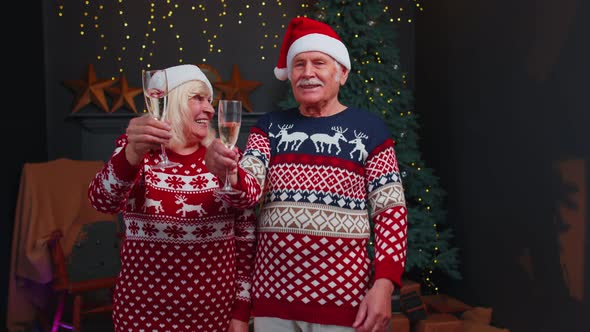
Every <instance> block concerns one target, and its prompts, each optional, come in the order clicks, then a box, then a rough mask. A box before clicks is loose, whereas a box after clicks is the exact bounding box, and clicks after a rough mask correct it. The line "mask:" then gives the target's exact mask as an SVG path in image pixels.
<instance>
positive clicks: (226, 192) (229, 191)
mask: <svg viewBox="0 0 590 332" xmlns="http://www.w3.org/2000/svg"><path fill="white" fill-rule="evenodd" d="M215 193H217V194H223V195H235V194H239V193H240V192H239V191H237V190H235V189H224V188H219V189H217V190H215Z"/></svg>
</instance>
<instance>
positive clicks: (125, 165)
mask: <svg viewBox="0 0 590 332" xmlns="http://www.w3.org/2000/svg"><path fill="white" fill-rule="evenodd" d="M110 162H111V163H112V164H113V171H114V172H115V175H116V176H117V177H118V178H119V179H121V180H123V181H126V182H129V181H133V180H135V177H136V176H137V173H138V172H139V169H140V165H141V163H140V164H139V165H137V166H134V165H131V164H130V163H129V161H128V160H127V157H125V147H123V148H122V149H121V151H119V153H117V154H115V155H114V156H113V157H112V158H111V160H110Z"/></svg>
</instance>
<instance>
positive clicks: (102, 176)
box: [88, 134, 140, 214]
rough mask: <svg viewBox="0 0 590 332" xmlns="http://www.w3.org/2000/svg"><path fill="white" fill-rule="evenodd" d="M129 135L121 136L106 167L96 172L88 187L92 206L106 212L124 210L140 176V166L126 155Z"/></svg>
mask: <svg viewBox="0 0 590 332" xmlns="http://www.w3.org/2000/svg"><path fill="white" fill-rule="evenodd" d="M126 145H127V135H125V134H123V135H121V136H119V138H118V139H117V142H116V148H115V151H114V152H113V154H112V155H111V158H110V159H109V160H108V161H107V162H106V163H105V165H104V167H103V168H102V169H101V170H100V171H99V172H98V173H96V175H95V176H94V178H93V179H92V181H91V182H90V185H89V187H88V198H89V200H90V204H92V206H93V207H94V208H95V209H96V210H98V211H100V212H104V213H113V214H114V213H118V212H121V211H123V210H124V208H125V203H126V201H127V197H128V196H129V192H130V191H131V189H132V188H133V184H134V183H135V181H136V179H137V178H138V174H139V170H140V166H133V165H131V164H129V162H128V161H127V158H126V157H125V146H126Z"/></svg>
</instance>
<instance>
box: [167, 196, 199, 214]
mask: <svg viewBox="0 0 590 332" xmlns="http://www.w3.org/2000/svg"><path fill="white" fill-rule="evenodd" d="M174 197H176V201H175V202H174V203H176V204H178V205H182V207H181V208H180V209H178V210H176V213H179V212H182V216H183V217H186V213H187V212H192V211H196V212H197V215H198V216H199V217H202V216H203V215H205V214H207V213H206V212H205V210H203V204H197V205H192V204H187V203H185V202H186V196H184V195H175V196H174Z"/></svg>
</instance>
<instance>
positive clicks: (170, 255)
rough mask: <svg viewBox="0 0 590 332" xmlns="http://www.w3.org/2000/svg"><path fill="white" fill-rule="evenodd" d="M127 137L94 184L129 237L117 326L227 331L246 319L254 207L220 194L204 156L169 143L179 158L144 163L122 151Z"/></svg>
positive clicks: (98, 201)
mask: <svg viewBox="0 0 590 332" xmlns="http://www.w3.org/2000/svg"><path fill="white" fill-rule="evenodd" d="M126 145H127V137H126V136H125V135H122V136H121V137H119V139H118V140H117V147H116V150H115V152H114V154H113V155H112V157H111V158H110V160H109V161H108V162H107V163H106V164H105V166H104V168H103V169H102V170H101V171H100V172H99V173H97V174H96V176H95V178H94V180H93V181H92V183H91V184H90V187H89V191H88V194H89V198H90V202H91V203H92V205H93V206H94V207H95V208H96V209H97V210H98V211H101V212H106V213H118V212H123V219H124V221H125V228H126V230H125V241H124V244H123V247H122V249H121V263H122V264H121V270H120V273H119V276H118V279H117V285H116V290H115V294H114V310H113V322H114V325H115V330H116V331H125V332H128V331H191V332H192V331H224V332H225V331H226V330H227V327H228V324H229V321H230V319H231V318H236V319H240V320H242V321H248V319H249V317H250V307H251V305H250V304H251V300H250V285H251V278H252V264H253V258H254V252H253V250H254V243H255V242H254V240H255V235H254V231H255V221H256V218H255V215H254V211H253V210H251V209H245V210H237V209H233V208H230V207H229V206H228V205H227V204H226V203H224V202H222V201H221V200H220V199H218V198H216V197H215V196H214V195H213V193H214V190H215V189H216V188H218V187H219V181H218V179H217V178H216V177H215V176H214V175H212V174H211V173H209V172H208V171H207V168H206V167H205V164H204V162H203V157H204V154H205V150H206V149H205V148H204V147H201V148H200V149H199V150H197V151H196V152H194V153H193V154H190V155H179V154H175V153H174V152H172V151H170V150H167V153H168V157H169V159H171V160H172V161H176V162H179V163H180V164H181V165H180V166H178V167H174V168H168V169H163V170H157V169H153V168H152V167H151V166H152V165H154V164H156V163H157V162H158V158H159V154H157V153H155V154H148V155H146V157H145V158H144V160H143V162H142V163H141V164H140V165H139V166H132V165H130V164H129V163H128V162H127V159H126V158H125V152H124V151H125V150H124V149H125V146H126Z"/></svg>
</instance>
